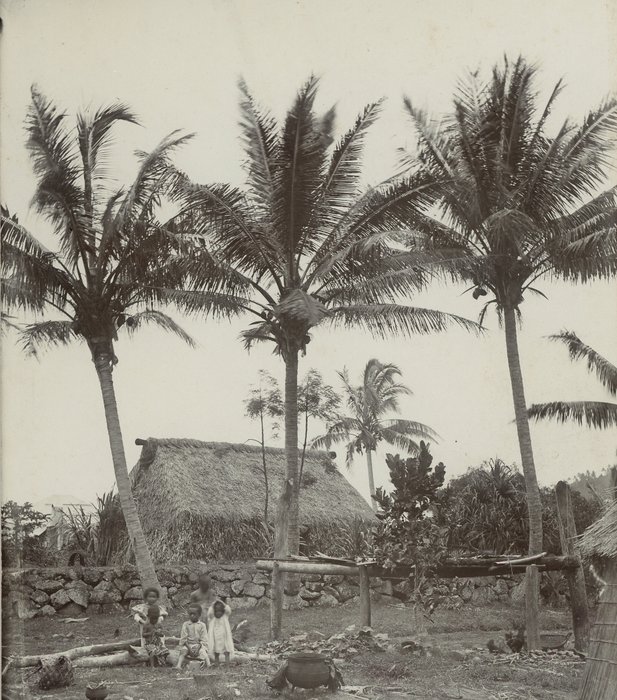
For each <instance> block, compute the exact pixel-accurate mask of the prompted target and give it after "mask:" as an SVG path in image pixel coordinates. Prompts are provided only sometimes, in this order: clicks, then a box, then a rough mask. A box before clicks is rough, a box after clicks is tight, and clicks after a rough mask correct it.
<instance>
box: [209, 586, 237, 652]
mask: <svg viewBox="0 0 617 700" xmlns="http://www.w3.org/2000/svg"><path fill="white" fill-rule="evenodd" d="M230 617H231V608H230V607H229V605H225V603H223V601H222V600H216V601H215V602H214V603H213V604H212V606H211V607H210V609H209V610H208V647H209V649H210V653H211V654H213V655H214V663H216V664H218V663H219V659H220V656H221V654H223V655H224V657H225V661H226V662H229V660H230V659H231V655H232V654H233V652H234V640H233V637H232V636H231V627H230V625H229V618H230Z"/></svg>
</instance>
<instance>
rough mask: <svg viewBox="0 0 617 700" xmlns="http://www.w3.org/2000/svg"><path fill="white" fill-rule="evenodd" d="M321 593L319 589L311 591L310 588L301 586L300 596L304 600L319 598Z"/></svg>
mask: <svg viewBox="0 0 617 700" xmlns="http://www.w3.org/2000/svg"><path fill="white" fill-rule="evenodd" d="M320 595H321V593H319V592H318V591H309V590H308V588H301V589H300V597H301V598H302V600H317V598H319V596H320Z"/></svg>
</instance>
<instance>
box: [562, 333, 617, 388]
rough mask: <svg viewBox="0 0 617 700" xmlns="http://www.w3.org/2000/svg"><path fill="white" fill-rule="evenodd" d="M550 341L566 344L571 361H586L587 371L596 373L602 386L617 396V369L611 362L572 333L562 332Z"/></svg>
mask: <svg viewBox="0 0 617 700" xmlns="http://www.w3.org/2000/svg"><path fill="white" fill-rule="evenodd" d="M549 339H550V340H553V341H556V342H560V343H564V345H565V346H566V347H567V348H568V353H569V354H570V359H571V360H574V361H576V360H586V362H587V369H588V370H589V371H590V372H594V373H595V375H596V376H597V377H598V379H599V380H600V381H601V382H602V384H603V385H604V386H605V387H606V388H607V389H608V391H609V392H610V393H611V394H612V395H613V396H617V367H616V366H615V365H614V364H612V363H611V362H609V361H608V360H607V359H606V358H605V357H602V355H600V353H598V352H596V351H595V350H594V349H593V348H592V347H590V346H589V345H586V344H585V343H583V341H582V340H581V339H580V338H579V337H578V336H577V335H576V333H573V332H572V331H562V332H561V333H557V334H555V335H550V336H549Z"/></svg>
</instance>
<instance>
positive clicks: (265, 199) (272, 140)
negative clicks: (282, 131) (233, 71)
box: [239, 80, 280, 211]
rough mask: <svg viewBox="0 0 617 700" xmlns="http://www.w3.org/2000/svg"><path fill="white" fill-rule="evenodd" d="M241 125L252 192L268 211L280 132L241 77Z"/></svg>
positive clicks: (272, 190) (271, 199)
mask: <svg viewBox="0 0 617 700" xmlns="http://www.w3.org/2000/svg"><path fill="white" fill-rule="evenodd" d="M239 87H240V91H241V93H242V98H241V100H240V127H241V129H242V134H243V138H244V149H245V152H246V154H247V156H248V164H247V169H248V174H249V185H250V188H251V195H252V196H253V197H254V198H255V199H256V200H257V201H258V203H259V204H260V205H261V206H262V207H263V208H264V209H265V210H266V211H267V210H268V209H269V208H270V207H271V206H272V202H273V197H274V187H275V172H274V170H275V166H276V163H277V159H278V150H279V145H280V144H279V136H278V131H277V124H276V120H275V119H274V118H273V117H272V116H271V115H270V114H268V113H267V112H264V111H262V110H260V109H259V108H258V107H257V105H256V104H255V100H254V99H253V97H252V95H251V94H250V92H249V90H248V87H247V86H246V83H245V82H244V81H243V80H241V81H240V86H239Z"/></svg>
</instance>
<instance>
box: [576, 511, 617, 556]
mask: <svg viewBox="0 0 617 700" xmlns="http://www.w3.org/2000/svg"><path fill="white" fill-rule="evenodd" d="M580 546H581V551H582V553H583V554H584V555H585V556H587V557H597V558H602V559H617V501H614V502H613V503H612V504H611V505H610V506H609V507H608V509H607V510H606V512H605V513H604V515H603V516H602V517H601V518H600V519H599V520H596V522H595V523H593V525H590V526H589V527H588V528H587V529H586V530H585V534H584V535H583V536H582V537H581V543H580Z"/></svg>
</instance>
